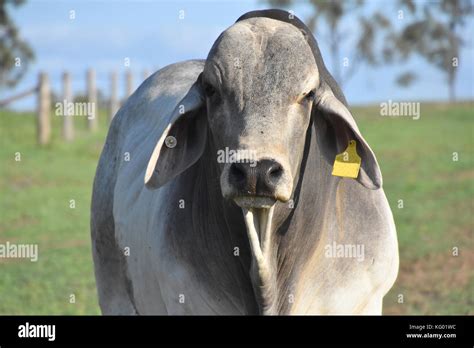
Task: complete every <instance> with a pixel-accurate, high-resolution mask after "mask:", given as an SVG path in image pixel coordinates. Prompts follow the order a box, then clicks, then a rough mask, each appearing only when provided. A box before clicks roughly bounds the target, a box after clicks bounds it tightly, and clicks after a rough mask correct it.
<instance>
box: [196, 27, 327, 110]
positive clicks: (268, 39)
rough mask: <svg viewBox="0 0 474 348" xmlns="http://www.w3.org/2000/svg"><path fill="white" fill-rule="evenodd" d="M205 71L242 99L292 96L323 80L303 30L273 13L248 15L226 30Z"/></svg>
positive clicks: (280, 99) (274, 99)
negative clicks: (274, 17) (273, 16)
mask: <svg viewBox="0 0 474 348" xmlns="http://www.w3.org/2000/svg"><path fill="white" fill-rule="evenodd" d="M204 74H205V76H206V78H208V79H210V80H211V81H212V80H217V81H214V82H215V83H217V84H218V85H220V87H221V88H223V89H224V91H227V92H230V93H232V94H234V96H235V97H238V98H242V101H243V100H249V99H251V100H256V98H258V99H259V101H260V102H263V101H264V100H262V99H261V98H264V99H270V100H268V101H269V102H273V103H279V102H281V103H286V102H287V101H288V102H291V99H293V98H295V97H297V96H298V95H299V94H301V93H302V92H307V90H306V89H308V88H314V87H315V86H317V85H318V83H319V73H318V69H317V65H316V62H315V59H314V57H313V53H312V51H311V48H310V47H309V45H308V43H307V41H306V38H305V37H304V35H303V33H302V32H301V31H300V30H299V29H298V28H296V27H295V26H293V25H291V24H289V23H285V22H281V21H277V20H273V19H269V18H252V19H248V20H244V21H241V22H238V23H236V24H234V25H233V26H232V27H230V28H229V29H227V30H226V31H225V32H223V33H222V35H221V36H220V37H219V39H218V40H217V41H216V43H215V44H214V46H213V48H212V50H211V52H210V53H209V57H208V60H207V63H206V68H205V71H204ZM249 97H252V98H249Z"/></svg>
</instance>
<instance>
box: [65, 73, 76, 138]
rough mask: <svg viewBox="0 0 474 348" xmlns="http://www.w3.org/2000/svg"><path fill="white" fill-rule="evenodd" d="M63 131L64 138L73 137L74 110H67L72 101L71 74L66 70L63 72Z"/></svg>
mask: <svg viewBox="0 0 474 348" xmlns="http://www.w3.org/2000/svg"><path fill="white" fill-rule="evenodd" d="M63 103H64V111H63V131H62V135H63V138H64V140H66V141H71V140H73V139H74V112H70V111H69V103H74V99H73V97H72V87H71V75H70V74H69V73H68V72H67V71H66V72H64V74H63ZM73 105H74V104H73Z"/></svg>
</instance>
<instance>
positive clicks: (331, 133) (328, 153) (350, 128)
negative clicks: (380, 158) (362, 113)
mask: <svg viewBox="0 0 474 348" xmlns="http://www.w3.org/2000/svg"><path fill="white" fill-rule="evenodd" d="M313 117H315V120H314V121H315V126H316V128H318V127H320V128H323V129H324V134H323V137H324V139H320V140H319V141H320V145H321V146H322V151H323V154H324V156H325V157H326V158H327V160H328V161H331V163H332V162H334V159H335V156H336V155H337V154H339V153H342V152H344V150H345V149H346V148H347V146H348V144H349V141H350V140H356V143H357V153H358V154H359V156H360V157H361V167H360V171H359V175H358V177H357V179H356V180H357V181H358V182H360V183H361V184H362V185H364V186H365V187H367V188H369V189H372V190H376V189H378V188H380V187H382V173H381V172H380V168H379V165H378V163H377V159H376V158H375V154H374V152H373V151H372V149H371V148H370V146H369V144H368V143H367V142H366V141H365V139H364V137H363V136H362V134H361V133H360V131H359V128H358V127H357V124H356V122H355V120H354V118H353V117H352V115H351V113H350V111H349V110H348V109H347V107H346V106H345V105H344V104H343V103H342V102H341V101H340V100H339V99H337V98H336V97H335V96H334V93H333V92H332V90H331V88H330V87H329V86H328V85H327V84H325V83H322V84H321V86H320V88H318V91H317V93H316V97H315V102H314V107H313Z"/></svg>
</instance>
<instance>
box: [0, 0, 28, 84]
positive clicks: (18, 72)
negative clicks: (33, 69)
mask: <svg viewBox="0 0 474 348" xmlns="http://www.w3.org/2000/svg"><path fill="white" fill-rule="evenodd" d="M23 3H24V0H10V1H9V0H0V88H1V87H14V86H15V85H16V84H17V83H18V82H19V81H20V80H21V78H22V77H23V76H24V74H25V73H26V70H27V68H28V65H29V63H30V61H31V60H32V59H33V58H34V55H33V51H32V50H31V48H30V46H29V45H28V44H27V43H26V42H25V41H23V40H22V39H21V37H20V34H19V31H18V28H17V27H16V26H15V24H14V23H13V21H12V19H11V18H10V16H9V14H8V8H9V7H10V5H11V6H14V7H18V6H20V5H22V4H23Z"/></svg>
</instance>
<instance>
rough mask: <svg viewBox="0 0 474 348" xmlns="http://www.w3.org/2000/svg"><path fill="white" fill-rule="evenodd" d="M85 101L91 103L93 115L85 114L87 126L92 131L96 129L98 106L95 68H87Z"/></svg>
mask: <svg viewBox="0 0 474 348" xmlns="http://www.w3.org/2000/svg"><path fill="white" fill-rule="evenodd" d="M87 101H88V102H89V103H90V104H92V110H93V115H88V116H87V126H88V128H89V130H90V131H92V132H94V131H96V130H97V118H98V117H99V115H98V107H97V89H96V86H95V70H94V69H89V70H87Z"/></svg>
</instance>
